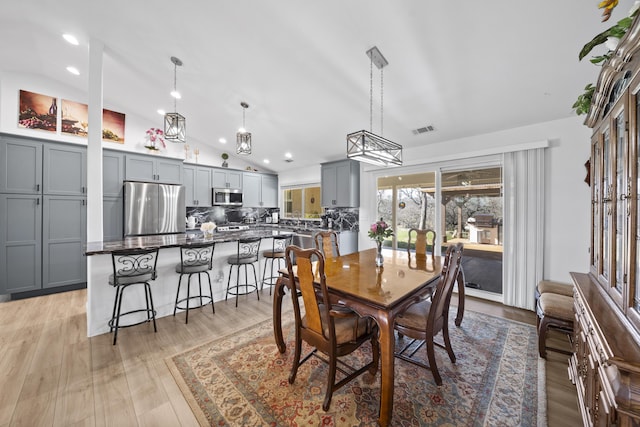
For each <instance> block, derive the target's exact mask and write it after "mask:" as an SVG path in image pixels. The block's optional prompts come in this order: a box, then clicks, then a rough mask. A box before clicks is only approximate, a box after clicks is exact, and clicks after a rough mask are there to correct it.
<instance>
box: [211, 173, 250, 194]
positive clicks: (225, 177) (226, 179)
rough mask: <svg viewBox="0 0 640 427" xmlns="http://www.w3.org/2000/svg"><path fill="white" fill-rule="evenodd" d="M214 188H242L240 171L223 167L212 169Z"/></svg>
mask: <svg viewBox="0 0 640 427" xmlns="http://www.w3.org/2000/svg"><path fill="white" fill-rule="evenodd" d="M212 183H213V187H214V188H237V189H240V190H242V188H243V184H244V183H243V182H242V171H234V170H228V169H223V168H214V169H213V181H212Z"/></svg>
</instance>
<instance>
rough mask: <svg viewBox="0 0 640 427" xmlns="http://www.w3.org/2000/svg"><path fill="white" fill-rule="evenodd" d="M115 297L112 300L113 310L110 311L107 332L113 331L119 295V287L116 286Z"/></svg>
mask: <svg viewBox="0 0 640 427" xmlns="http://www.w3.org/2000/svg"><path fill="white" fill-rule="evenodd" d="M115 289H116V297H115V299H114V300H113V312H112V313H111V326H109V332H113V322H115V320H116V310H117V308H118V300H119V297H120V287H119V286H116V287H115Z"/></svg>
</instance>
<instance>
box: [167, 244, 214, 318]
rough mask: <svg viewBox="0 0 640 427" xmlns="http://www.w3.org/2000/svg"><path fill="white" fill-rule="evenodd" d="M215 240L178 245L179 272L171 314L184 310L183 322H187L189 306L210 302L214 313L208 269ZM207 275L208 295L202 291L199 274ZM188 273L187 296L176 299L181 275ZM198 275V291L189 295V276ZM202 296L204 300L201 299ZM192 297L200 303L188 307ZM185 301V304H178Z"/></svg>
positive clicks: (197, 306) (210, 266) (177, 271)
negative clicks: (184, 317)
mask: <svg viewBox="0 0 640 427" xmlns="http://www.w3.org/2000/svg"><path fill="white" fill-rule="evenodd" d="M214 247H215V242H205V243H193V244H188V245H182V246H180V263H179V264H176V273H179V274H180V279H178V290H177V292H176V303H175V305H174V307H173V315H174V316H175V315H176V310H177V309H180V310H186V312H187V314H186V319H185V323H189V308H199V307H202V306H205V305H207V304H211V309H212V310H213V313H214V314H215V312H216V309H215V307H214V305H213V290H212V288H211V276H209V270H211V268H212V263H213V250H214ZM202 273H204V274H206V275H207V279H208V280H209V295H204V294H203V293H202V277H201V274H202ZM185 274H188V275H189V276H188V278H187V296H186V297H185V298H182V299H178V298H179V296H180V286H181V285H182V276H184V275H185ZM194 274H197V275H198V291H199V293H198V294H197V295H191V276H193V275H194ZM203 298H204V301H203ZM192 299H199V300H200V304H199V305H196V306H193V307H190V306H189V302H190V301H191V300H192ZM183 302H186V306H181V305H180V304H181V303H183Z"/></svg>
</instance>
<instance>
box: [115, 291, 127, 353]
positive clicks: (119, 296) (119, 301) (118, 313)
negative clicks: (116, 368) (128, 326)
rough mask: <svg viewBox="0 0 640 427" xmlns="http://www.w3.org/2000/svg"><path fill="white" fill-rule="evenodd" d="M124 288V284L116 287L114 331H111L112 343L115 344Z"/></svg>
mask: <svg viewBox="0 0 640 427" xmlns="http://www.w3.org/2000/svg"><path fill="white" fill-rule="evenodd" d="M124 288H126V286H122V287H120V286H118V287H117V288H116V292H117V294H116V301H118V309H117V311H116V314H115V318H114V319H115V322H116V323H115V326H114V327H113V329H114V331H113V345H116V340H117V339H118V328H119V326H120V309H121V308H122V293H123V292H124Z"/></svg>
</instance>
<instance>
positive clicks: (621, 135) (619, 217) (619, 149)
mask: <svg viewBox="0 0 640 427" xmlns="http://www.w3.org/2000/svg"><path fill="white" fill-rule="evenodd" d="M615 127H616V146H615V150H616V151H615V166H614V167H615V174H616V175H615V180H616V181H615V185H616V187H615V193H614V194H615V195H616V198H615V212H616V213H615V218H616V220H615V224H614V226H615V254H614V257H615V269H616V270H615V289H616V290H617V291H618V293H619V294H622V287H623V283H624V282H625V276H626V272H627V270H626V263H625V259H626V251H625V238H624V236H625V229H626V226H627V221H626V218H627V214H626V213H627V209H626V206H627V202H626V195H627V185H626V182H627V179H626V164H625V159H626V158H627V156H626V147H627V141H626V140H627V138H626V120H625V114H624V110H623V111H622V112H620V113H619V114H618V115H616V118H615Z"/></svg>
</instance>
